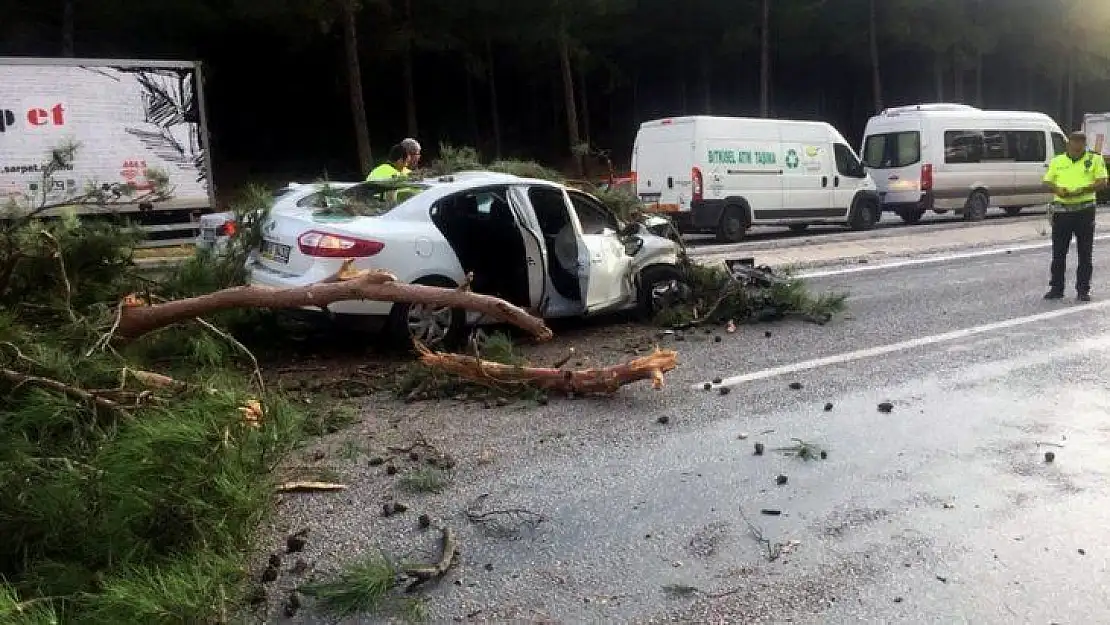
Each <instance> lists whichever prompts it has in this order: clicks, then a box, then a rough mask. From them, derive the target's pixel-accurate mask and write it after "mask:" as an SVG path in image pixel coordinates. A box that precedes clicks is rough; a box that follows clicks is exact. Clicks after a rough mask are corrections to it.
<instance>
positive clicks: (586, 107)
mask: <svg viewBox="0 0 1110 625" xmlns="http://www.w3.org/2000/svg"><path fill="white" fill-rule="evenodd" d="M589 90H590V89H589V87H588V86H587V84H586V61H585V60H584V59H578V94H579V95H580V96H581V99H582V115H581V118H582V140H583V141H585V142H586V145H591V146H592V145H593V144H594V142H593V133H592V128H591V125H590V100H589V98H588V97H587V93H588V92H589Z"/></svg>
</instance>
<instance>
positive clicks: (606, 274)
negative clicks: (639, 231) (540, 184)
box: [567, 189, 633, 313]
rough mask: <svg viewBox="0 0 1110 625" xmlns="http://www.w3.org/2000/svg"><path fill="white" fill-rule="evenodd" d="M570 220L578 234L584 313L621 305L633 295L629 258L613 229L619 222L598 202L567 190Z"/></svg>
mask: <svg viewBox="0 0 1110 625" xmlns="http://www.w3.org/2000/svg"><path fill="white" fill-rule="evenodd" d="M567 195H568V196H569V198H570V204H571V207H572V208H573V210H572V211H571V220H572V221H571V223H573V224H574V226H575V231H576V232H577V233H578V256H579V265H578V267H579V281H580V283H581V286H582V293H583V300H584V303H585V308H586V312H587V313H595V312H600V311H605V310H611V309H616V308H620V307H622V306H623V305H624V304H626V303H628V302H629V301H630V298H631V297H632V294H633V291H632V289H633V285H632V257H631V256H629V255H628V254H627V253H626V252H625V249H624V244H623V243H622V242H621V240H620V237H619V236H618V235H617V231H618V230H619V228H620V224H619V223H618V222H617V220H616V218H615V217H614V216H613V214H612V213H611V212H610V211H609V209H607V208H606V207H605V206H604V205H603V204H601V202H599V201H597V200H595V199H594V198H592V197H590V196H589V195H587V194H585V193H583V192H581V191H577V190H574V189H568V190H567Z"/></svg>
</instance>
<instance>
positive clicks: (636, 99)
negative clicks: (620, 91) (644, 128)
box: [632, 69, 640, 125]
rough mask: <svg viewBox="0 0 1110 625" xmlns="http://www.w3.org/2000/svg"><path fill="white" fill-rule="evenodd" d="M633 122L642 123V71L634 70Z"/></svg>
mask: <svg viewBox="0 0 1110 625" xmlns="http://www.w3.org/2000/svg"><path fill="white" fill-rule="evenodd" d="M632 123H633V124H636V125H639V123H640V72H639V71H638V70H635V69H634V70H632Z"/></svg>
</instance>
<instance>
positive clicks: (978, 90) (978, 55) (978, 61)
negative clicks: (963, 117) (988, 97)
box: [975, 50, 985, 108]
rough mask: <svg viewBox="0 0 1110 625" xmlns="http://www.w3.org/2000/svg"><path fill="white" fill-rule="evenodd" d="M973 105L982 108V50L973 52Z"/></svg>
mask: <svg viewBox="0 0 1110 625" xmlns="http://www.w3.org/2000/svg"><path fill="white" fill-rule="evenodd" d="M975 106H978V107H980V108H982V107H983V106H985V104H984V102H983V52H982V51H981V50H976V52H975Z"/></svg>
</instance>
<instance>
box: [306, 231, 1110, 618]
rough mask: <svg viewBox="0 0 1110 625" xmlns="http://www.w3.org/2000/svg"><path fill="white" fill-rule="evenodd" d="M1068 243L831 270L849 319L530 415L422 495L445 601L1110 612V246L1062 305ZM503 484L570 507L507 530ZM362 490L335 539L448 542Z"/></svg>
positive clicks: (534, 608) (793, 612)
mask: <svg viewBox="0 0 1110 625" xmlns="http://www.w3.org/2000/svg"><path fill="white" fill-rule="evenodd" d="M1098 253H1099V250H1096V255H1097V254H1098ZM1046 254H1047V252H1046V251H1045V250H1024V251H1015V252H1012V253H1008V254H1007V253H999V254H996V255H987V256H978V257H974V258H957V259H953V260H951V261H948V262H933V263H928V264H920V265H902V266H898V267H895V268H889V269H882V268H876V269H871V268H869V269H867V270H863V271H860V270H859V268H858V267H854V266H853V267H850V268H848V267H846V268H845V269H852V272H846V273H842V274H837V273H833V274H832V275H829V271H836V270H835V268H834V269H832V270H825V271H824V274H825V275H823V276H822V277H819V278H815V279H814V280H813V283H814V285H815V286H816V287H818V288H825V289H837V290H841V289H843V290H847V291H849V292H850V294H851V297H850V299H849V305H850V311H849V313H848V314H847V317H846V318H844V319H838V320H836V321H834V322H833V323H831V324H829V325H826V326H823V327H822V326H817V325H812V324H804V323H800V322H799V323H793V322H791V323H780V324H774V325H761V326H751V327H742V328H741V329H740V330H739V331H738V332H737V333H735V334H731V335H730V334H725V335H722V339H723V340H722V342H720V343H716V342H713V341H712V340H711V339H710V337H707V336H706V335H704V334H701V333H698V334H691V335H689V336H687V337H685V340H683V341H681V342H676V343H675V344H674V347H675V348H677V349H678V350H680V354H681V366H680V367H679V369H678V370H676V371H675V372H673V373H672V374H670V375H668V377H667V381H668V387H667V388H666V389H665V390H664V391H661V392H653V391H651V390H650V389H649V388H645V387H635V388H629V389H625V391H624V392H622V393H620V394H618V395H617V396H615V397H614V398H612V399H610V400H596V401H595V400H580V401H557V402H552V403H551V405H549V406H544V407H535V408H528V409H527V410H525V411H523V412H521V413H520V414H519V416H518V417H516V418H518V419H519V421H518V423H519V425H520V427H519V428H518V429H517V430H516V431H513V432H511V435H512V436H516V437H517V439H518V444H517V445H516V447H515V448H514V449H513V450H512V455H511V456H509V457H504V456H503V457H502V458H501V460H500V461H499V462H497V463H495V464H493V465H492V466H490V467H487V468H484V469H481V470H475V471H472V472H469V473H467V474H466V476H465V478H464V479H460V480H459V481H458V483H457V484H456V488H455V489H453V490H452V491H451V492H450V493H445V494H443V495H441V496H436V497H433V498H432V499H428V500H425V501H421V502H419V505H420V506H422V508H421V509H428V510H431V511H433V512H434V513H435V514H436V515H438V518H442V519H444V521H445V522H446V523H448V524H451V525H453V526H455V527H456V528H457V529H458V530H459V537H460V543H461V544H462V556H461V560H460V564H459V566H458V569H457V570H456V571H455V572H453V573H452V574H451V575H450V576H449V577H448V579H447V580H446V581H445V582H443V583H442V584H441V585H440V586H439V587H438V588H434V589H432V590H430V591H429V593H428V595H427V601H428V606H429V611H430V618H431V620H433V621H435V622H444V621H446V622H450V621H452V620H455V621H462V622H470V621H487V622H488V621H510V620H511V621H515V622H563V623H585V622H593V623H596V622H606V623H609V622H613V623H616V622H632V623H645V622H696V623H783V622H792V623H836V624H839V623H915V624H917V623H1046V624H1047V623H1060V624H1066V623H1107V622H1110V585H1106V584H1105V583H1104V582H1105V580H1106V579H1107V567H1108V564H1110V540H1107V538H1106V528H1107V527H1110V496H1108V495H1110V487H1108V481H1107V476H1108V472H1110V373H1108V372H1110V315H1108V314H1107V313H1108V312H1110V255H1103V256H1102V257H1099V258H1097V259H1096V270H1095V285H1094V286H1095V289H1094V293H1095V301H1094V302H1093V303H1091V304H1078V303H1076V302H1075V301H1074V300H1073V299H1068V300H1064V301H1062V302H1045V301H1042V300H1041V295H1042V294H1043V292H1044V291H1045V289H1046V284H1045V283H1046V281H1047V275H1046V274H1047V256H1046ZM1072 295H1073V294H1072V293H1069V296H1072ZM768 333H769V334H768ZM670 340H673V339H667V341H668V342H669V341H670ZM714 378H721V379H722V380H721V382H722V383H721V384H720V385H716V386H714V388H713V389H712V390H710V391H705V390H703V389H702V384H704V383H705V382H707V381H711V380H713V379H714ZM792 383H795V384H800V385H801V388H791V387H790V385H791V384H792ZM720 386H725V387H727V388H729V389H730V392H728V393H727V394H721V392H720V391H719V390H718V388H719V387H720ZM883 402H890V403H891V404H892V405H893V409H892V410H891V411H890V412H889V413H885V412H882V411H880V410H879V409H878V406H879V404H880V403H883ZM826 403H830V404H832V408H831V410H827V411H826V409H825V405H826ZM486 414H489V413H488V412H487V413H486ZM660 417H667V419H668V423H667V424H660V423H658V422H657V420H658V419H659V418H660ZM451 419H452V420H453V421H457V422H461V423H463V425H461V426H460V427H461V431H462V432H463V434H462V435H460V437H459V438H465V432H466V428H467V426H466V425H465V422H466V421H467V419H475V421H474V423H478V422H480V421H481V420H484V419H486V417H483V416H482V413H481V411H478V414H469V415H468V414H464V413H462V412H460V413H457V414H454V415H453V416H452V418H451ZM471 427H473V426H471ZM508 435H509V434H507V435H506V436H508ZM742 437H743V438H742ZM793 438H797V439H802V440H804V441H806V442H808V443H811V444H813V445H815V446H817V447H819V448H821V449H823V450H825V451H826V452H827V458H826V459H824V460H821V459H815V460H812V461H806V460H802V459H799V458H796V457H788V456H786V455H784V454H783V453H780V452H778V451H775V449H776V448H780V447H785V446H789V445H791V444H792V442H791V441H792V439H793ZM755 442H761V443H763V444H765V446H766V453H765V454H764V455H762V456H757V455H754V454H753V443H755ZM1046 451H1051V452H1053V453H1055V461H1054V462H1052V463H1047V462H1045V458H1044V454H1045V452H1046ZM780 474H781V475H785V476H787V482H786V483H785V484H783V485H778V484H777V483H776V482H777V476H779V475H780ZM460 477H461V476H460ZM358 491H359V486H357V485H356V486H354V487H353V490H352V491H351V496H352V497H353V499H352V501H355V500H358V498H359V497H363V496H364V495H362V494H359V492H358ZM481 494H488V495H489V498H488V505H487V507H486V508H485V509H504V508H523V509H528V510H531V511H534V512H537V513H540V514H543V515H544V516H545V517H546V521H544V522H543V523H541V524H539V525H538V526H537V527H536V528H534V529H526V530H523V531H521V532H518V533H516V534H511V535H505V534H501V533H490V532H488V531H484V530H483V529H482V528H481V527H480V526H478V525H475V524H473V523H468V522H467V521H466V519H465V517H463V515H462V514H461V512H460V510H461V508H462V506H463V505H464V503H465V502H467V501H470V500H471V499H472V498H474V497H476V496H478V495H481ZM367 496H368V495H367ZM298 505H300V504H298ZM305 505H308V504H305ZM374 505H380V504H374ZM359 508H360V506H357V505H356V506H354V510H352V511H342V510H341V511H338V512H336V515H337V516H336V517H334V518H331V519H330V520H329V521H328V523H329V527H332V528H338V529H336V530H335V531H337V532H339V533H340V535H341V537H337V538H335V539H333V543H334V544H333V545H332V546H331V547H322V548H325V549H326V548H331V549H333V550H336V551H342V550H347V551H350V550H352V549H354V548H353V547H352V545H355V544H359V543H361V542H365V541H366V540H367V539H366V538H365V535H367V534H373V535H374V536H375V537H376V538H374V539H373V540H372V542H375V543H377V544H384V545H387V546H389V547H390V548H392V549H394V550H395V551H396V550H397V549H399V548H400V547H398V545H399V544H400V543H404V542H405V541H409V542H410V543H411V545H422V548H423V549H425V550H427V549H433V548H434V542H429V540H431V538H430V536H429V534H428V533H426V532H425V533H423V534H421V533H420V532H419V531H417V530H414V529H413V528H412V520H411V519H408V520H405V521H392V520H391V521H389V523H393V525H388V524H387V525H382V524H381V523H379V524H378V525H375V527H374V530H373V531H370V530H368V529H367V525H368V521H367V520H366V518H367V517H368V515H369V514H370V513H368V512H367V510H370V509H372V507H371V506H369V505H367V506H361V513H362V515H363V516H362V517H361V519H360V517H359V516H358V514H359ZM761 510H776V511H780V512H781V514H778V515H774V516H771V515H765V514H762V513H761ZM286 514H290V515H292V517H293V518H296V515H297V512H296V511H287V512H286ZM745 517H746V519H747V520H750V522H751V526H749V524H748V521H747V520H745ZM376 523H378V522H376ZM382 523H384V522H382ZM753 527H754V528H755V531H758V532H760V533H761V534H762V536H763V537H764V539H765V541H766V542H760V541H759V540H757V539H756V538H755V536H753V529H752V528H753ZM344 534H345V535H344ZM776 544H780V545H785V547H784V548H782V549H783V553H782V554H781V555H780V556H779V557H777V558H775V559H774V560H773V561H771V559H770V558H769V557H768V555H769V551H768V549H772V550H774V549H778V547H775V545H776ZM429 545H431V547H429ZM413 548H414V549H415V548H416V547H413ZM423 557H427V556H423ZM301 622H321V621H314V620H310V619H308V620H306V619H302V620H301ZM346 622H370V621H365V620H364V621H355V620H351V621H346Z"/></svg>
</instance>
